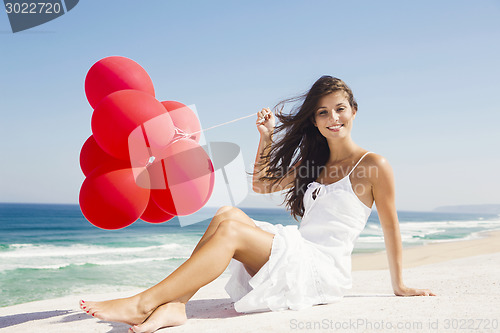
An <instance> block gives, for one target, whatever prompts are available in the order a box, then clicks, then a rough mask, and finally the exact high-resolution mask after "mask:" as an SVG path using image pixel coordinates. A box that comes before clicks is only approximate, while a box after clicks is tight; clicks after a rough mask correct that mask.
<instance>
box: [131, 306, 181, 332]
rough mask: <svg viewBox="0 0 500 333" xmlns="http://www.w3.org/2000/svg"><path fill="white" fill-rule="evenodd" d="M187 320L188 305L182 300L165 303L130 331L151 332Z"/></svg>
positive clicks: (177, 324)
mask: <svg viewBox="0 0 500 333" xmlns="http://www.w3.org/2000/svg"><path fill="white" fill-rule="evenodd" d="M186 321H187V316H186V305H185V304H184V303H180V302H171V303H166V304H163V305H162V306H160V307H158V308H156V310H155V311H154V312H153V313H152V314H151V316H149V318H148V319H146V321H145V322H144V323H142V324H140V325H134V326H132V327H131V328H130V330H129V332H134V333H151V332H155V331H156V330H159V329H160V328H163V327H170V326H179V325H182V324H184V323H185V322H186Z"/></svg>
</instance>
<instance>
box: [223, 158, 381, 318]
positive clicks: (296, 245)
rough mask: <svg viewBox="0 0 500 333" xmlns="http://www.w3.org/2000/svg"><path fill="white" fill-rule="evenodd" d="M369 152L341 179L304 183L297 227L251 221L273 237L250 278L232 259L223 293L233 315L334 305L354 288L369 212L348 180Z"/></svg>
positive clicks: (369, 209) (238, 263)
mask: <svg viewBox="0 0 500 333" xmlns="http://www.w3.org/2000/svg"><path fill="white" fill-rule="evenodd" d="M369 153H370V152H367V153H365V154H364V155H363V156H362V157H361V158H360V159H359V161H358V162H357V163H356V165H355V166H354V168H353V169H352V170H351V171H350V172H349V174H348V175H347V176H345V177H344V178H342V179H340V180H339V181H337V182H335V183H332V184H328V185H324V184H320V183H318V182H311V183H310V184H308V186H307V190H306V192H305V194H304V208H305V211H304V216H303V217H302V221H301V223H300V226H299V227H298V226H295V225H287V226H283V225H281V224H271V223H268V222H264V221H256V220H254V222H255V224H256V225H257V227H259V228H261V229H262V230H265V231H268V232H270V233H273V234H274V239H273V242H272V248H271V255H270V256H269V260H268V261H267V262H266V263H265V264H264V265H263V266H262V267H261V269H260V270H259V271H258V272H257V273H256V274H255V275H254V276H253V277H252V276H250V274H248V272H247V271H246V269H245V267H244V266H243V264H242V263H241V262H239V261H237V260H234V259H231V262H230V264H229V271H230V273H231V277H230V279H229V281H228V282H227V284H226V286H225V289H226V291H227V293H228V294H229V296H230V297H231V300H232V301H233V302H234V309H235V310H236V311H237V312H245V313H249V312H260V311H269V310H272V311H280V310H286V309H291V310H301V309H304V308H308V307H311V306H313V305H316V304H327V303H333V302H336V301H338V300H340V299H341V298H342V297H343V296H344V294H345V291H346V290H348V289H350V288H352V278H351V254H352V250H353V247H354V243H355V241H356V239H357V238H358V237H359V234H360V233H361V231H362V230H363V229H364V227H365V225H366V222H367V220H368V217H369V216H370V213H371V208H369V207H367V206H366V205H365V204H363V203H362V202H361V201H360V200H359V198H358V197H357V195H356V194H355V193H354V191H353V189H352V185H351V181H350V178H349V176H350V175H351V173H352V172H353V170H354V169H355V168H356V167H357V166H358V164H359V163H360V162H361V160H362V159H363V158H364V157H365V156H366V155H367V154H369ZM313 192H314V194H315V195H314V197H313Z"/></svg>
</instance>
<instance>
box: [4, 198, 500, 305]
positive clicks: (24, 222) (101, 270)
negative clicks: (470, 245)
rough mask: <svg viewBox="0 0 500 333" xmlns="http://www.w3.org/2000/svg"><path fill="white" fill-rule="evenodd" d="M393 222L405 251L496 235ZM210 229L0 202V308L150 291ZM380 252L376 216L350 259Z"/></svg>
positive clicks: (433, 218) (445, 223)
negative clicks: (97, 219)
mask: <svg viewBox="0 0 500 333" xmlns="http://www.w3.org/2000/svg"><path fill="white" fill-rule="evenodd" d="M243 210H244V211H245V212H246V213H247V214H248V215H249V216H250V217H252V218H253V219H255V220H259V221H268V222H271V223H280V224H283V225H293V224H295V225H297V222H295V220H293V218H292V217H291V216H290V215H289V214H288V213H287V212H286V211H285V209H284V208H283V209H257V208H247V209H243ZM398 216H399V220H400V227H401V235H402V240H403V245H404V246H406V247H407V246H414V245H421V244H426V243H430V242H446V241H452V240H459V239H473V238H477V237H479V236H478V233H479V232H481V231H485V230H495V229H500V216H498V215H497V214H450V213H435V212H429V213H427V212H404V211H401V212H398ZM208 224H209V220H205V221H203V222H200V223H196V224H192V225H188V226H183V227H181V226H180V224H179V220H177V219H176V218H175V219H173V220H171V221H168V222H165V223H161V224H150V223H146V222H143V221H137V222H136V223H134V224H132V225H131V226H129V227H127V228H124V229H121V230H114V231H105V230H101V229H99V228H96V227H94V226H93V225H91V224H90V223H89V222H88V221H87V220H86V219H85V218H84V217H83V215H82V213H81V211H80V208H79V206H78V205H55V204H54V205H52V204H10V203H0V288H1V289H0V307H2V306H9V305H14V304H20V303H25V302H30V301H35V300H42V299H50V298H57V297H62V296H67V295H78V294H83V293H101V292H102V293H106V292H114V291H125V290H129V289H135V288H147V287H150V286H151V285H153V284H155V283H157V282H159V281H161V280H162V279H163V278H164V277H165V276H167V275H168V274H170V273H171V272H172V271H173V270H175V269H176V268H177V267H178V266H179V265H180V264H182V263H183V262H184V261H185V260H186V259H187V258H188V257H189V256H190V254H191V252H192V250H193V249H194V247H195V246H196V244H197V242H198V241H199V239H200V238H201V236H202V235H203V233H204V231H205V229H206V228H207V226H208ZM383 249H384V242H383V235H382V229H381V227H380V222H379V220H378V217H377V214H376V212H375V211H374V212H373V213H372V215H371V216H370V218H369V220H368V223H367V225H366V227H365V229H364V231H363V232H362V234H361V235H360V237H359V239H358V242H357V243H356V246H355V249H354V253H366V252H375V251H379V250H383ZM224 274H227V272H225V273H224Z"/></svg>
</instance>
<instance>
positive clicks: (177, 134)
mask: <svg viewBox="0 0 500 333" xmlns="http://www.w3.org/2000/svg"><path fill="white" fill-rule="evenodd" d="M254 116H255V113H251V114H249V115H248V116H244V117H240V118H237V119H233V120H230V121H226V122H225V123H222V124H218V125H214V126H212V127H209V128H205V129H202V130H199V131H196V132H193V133H186V132H185V131H183V130H181V129H180V128H177V127H175V134H174V137H173V138H172V141H170V142H169V143H168V144H167V146H166V147H165V148H168V147H170V146H171V145H173V144H174V143H176V142H177V141H179V140H182V139H185V138H187V137H192V136H194V135H196V134H198V133H201V132H205V131H208V130H211V129H214V128H216V127H220V126H224V125H227V124H230V123H234V122H236V121H239V120H243V119H246V118H250V117H254ZM263 122H264V120H263V119H262V120H261V121H260V122H259V123H260V124H262V123H263ZM143 133H144V135H145V132H144V129H143ZM145 137H146V135H145ZM155 159H156V156H153V155H151V156H150V158H149V160H148V162H147V163H146V165H145V167H146V168H147V167H149V166H150V165H151V164H153V162H154V161H155Z"/></svg>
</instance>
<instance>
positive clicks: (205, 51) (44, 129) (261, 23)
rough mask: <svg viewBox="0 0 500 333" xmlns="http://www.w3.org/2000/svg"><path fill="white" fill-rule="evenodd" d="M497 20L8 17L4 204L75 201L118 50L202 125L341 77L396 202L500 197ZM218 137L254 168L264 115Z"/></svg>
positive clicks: (428, 15) (210, 14)
mask: <svg viewBox="0 0 500 333" xmlns="http://www.w3.org/2000/svg"><path fill="white" fill-rule="evenodd" d="M498 17H500V2H499V1H493V0H481V1H476V2H472V1H418V2H402V1H352V2H345V1H342V2H341V1H286V2H285V1H281V2H268V1H252V2H242V1H209V2H206V1H203V2H202V1H197V2H194V1H192V2H186V1H160V0H158V1H152V0H150V1H147V2H146V1H129V0H107V1H97V0H85V1H80V3H79V4H78V5H77V6H76V7H75V8H74V9H73V10H72V11H70V12H69V13H67V14H65V15H63V16H62V17H60V18H58V19H55V20H53V21H51V22H48V23H46V24H44V25H41V26H39V27H35V28H33V29H30V30H27V31H25V32H19V33H16V34H13V33H12V32H11V30H10V26H9V23H8V19H7V15H6V13H5V12H2V13H0V45H1V52H0V60H1V61H0V113H1V120H0V154H1V155H0V156H1V159H2V164H1V173H0V202H47V203H48V202H50V203H77V202H78V192H79V188H80V185H81V183H82V181H83V179H84V176H83V174H82V173H81V171H80V168H79V162H78V158H79V152H80V148H81V146H82V145H83V143H84V141H85V140H86V139H87V137H88V136H89V135H90V134H91V130H90V118H91V115H92V109H91V107H90V105H89V104H88V102H87V100H86V97H85V93H84V89H83V86H84V79H85V75H86V73H87V71H88V70H89V68H90V67H91V66H92V64H93V63H95V62H96V61H97V60H99V59H101V58H104V57H106V56H111V55H121V56H125V57H128V58H131V59H133V60H135V61H137V62H138V63H139V64H140V65H141V66H143V67H144V68H145V69H146V71H148V73H149V75H150V76H151V78H152V80H153V83H154V85H155V90H156V96H157V98H158V99H160V100H177V101H180V102H182V103H184V104H195V105H196V108H197V111H198V113H199V117H200V121H201V123H202V126H203V127H205V128H207V127H210V126H212V125H216V124H219V123H222V122H225V121H228V120H232V119H235V118H238V117H242V116H245V115H248V114H251V113H252V112H257V111H258V110H260V109H261V108H262V107H266V106H273V105H274V104H275V103H277V102H279V101H280V100H281V99H283V98H286V97H290V96H294V95H296V94H298V93H301V92H303V91H305V90H306V89H308V88H309V87H310V85H311V84H312V83H313V82H314V81H315V80H316V79H317V78H318V77H319V76H321V75H323V74H330V75H333V76H337V77H340V78H342V79H343V80H344V81H346V82H347V83H348V84H349V85H350V86H351V88H352V89H353V91H354V94H355V96H356V98H357V100H358V103H359V107H360V108H359V114H358V116H357V117H356V123H355V128H354V130H353V138H354V140H355V142H356V143H358V144H359V145H360V146H362V147H364V148H366V149H368V150H371V151H374V152H377V153H379V154H381V155H383V156H385V157H386V158H387V159H388V160H389V161H390V163H391V164H392V166H393V168H394V171H395V177H396V190H397V206H398V209H400V210H431V209H433V208H434V207H437V206H441V205H455V204H485V203H500V197H499V196H498V192H497V191H498V190H497V189H498V186H499V185H500V175H499V173H498V170H500V157H499V154H498V146H499V144H500V134H499V133H500V131H498V126H499V125H498V124H499V123H500V93H499V91H500V80H499V79H498V78H499V77H500V43H498V41H499V40H500V20H498ZM206 136H207V139H208V140H210V141H231V142H235V143H237V144H238V145H240V147H241V148H242V153H243V158H244V162H245V165H247V168H248V170H250V169H249V168H250V167H249V166H250V165H251V164H252V163H253V161H254V158H255V152H256V149H257V144H258V132H257V130H256V129H255V125H254V119H253V118H252V119H245V120H242V121H239V122H237V123H233V124H231V125H228V126H224V127H219V128H217V129H214V130H211V131H210V132H207V133H206ZM249 202H251V203H252V205H260V204H261V203H266V202H267V200H266V199H264V198H263V196H251V197H250V198H249Z"/></svg>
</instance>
